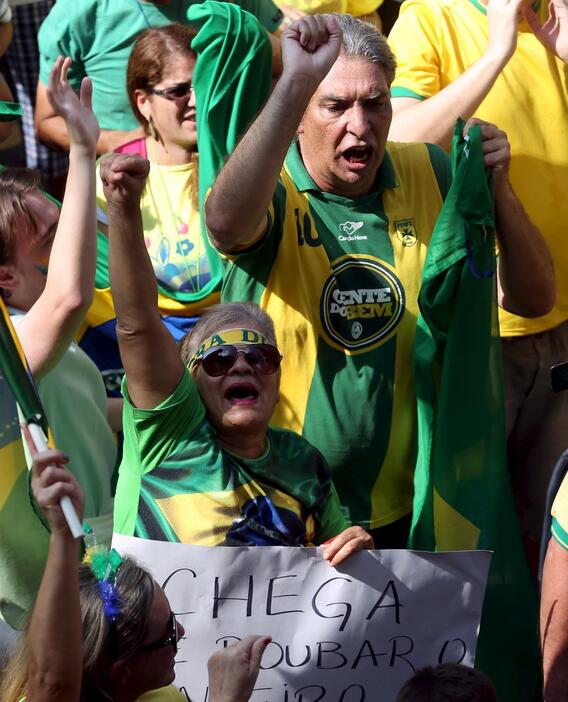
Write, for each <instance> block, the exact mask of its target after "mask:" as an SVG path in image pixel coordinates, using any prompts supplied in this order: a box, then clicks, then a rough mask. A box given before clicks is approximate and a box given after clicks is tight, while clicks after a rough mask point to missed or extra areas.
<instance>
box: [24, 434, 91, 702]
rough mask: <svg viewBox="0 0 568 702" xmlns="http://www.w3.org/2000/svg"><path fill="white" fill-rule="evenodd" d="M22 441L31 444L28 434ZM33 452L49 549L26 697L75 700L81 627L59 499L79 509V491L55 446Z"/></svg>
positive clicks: (72, 548) (72, 542) (73, 554)
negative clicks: (50, 448) (53, 449)
mask: <svg viewBox="0 0 568 702" xmlns="http://www.w3.org/2000/svg"><path fill="white" fill-rule="evenodd" d="M27 440H28V445H30V448H32V449H34V448H35V447H33V443H32V444H30V442H31V437H29V434H28V435H27ZM32 454H34V463H33V468H32V489H33V493H34V497H35V499H36V501H37V503H38V504H39V506H40V507H41V508H42V509H43V511H44V512H45V515H46V518H47V520H48V522H49V527H50V530H51V537H50V540H49V552H48V556H47V563H46V566H45V571H44V574H43V578H42V581H41V585H40V588H39V592H38V596H37V599H36V603H35V606H34V609H33V613H32V617H31V621H30V626H29V630H28V647H29V666H28V685H27V688H28V689H27V699H28V700H30V702H32V701H33V702H79V700H80V697H81V677H82V671H83V631H82V624H81V605H80V600H79V576H78V572H79V571H78V565H79V545H80V540H76V539H73V536H72V535H71V532H70V531H69V527H68V526H67V522H66V520H65V517H64V516H63V513H62V512H61V508H60V507H59V500H60V498H61V497H62V496H63V495H67V496H69V497H70V498H71V500H72V502H73V506H74V507H75V511H76V512H77V514H78V515H80V516H81V515H82V514H83V505H84V499H83V493H82V490H81V488H80V487H79V484H78V483H77V480H76V479H75V478H74V476H73V475H72V474H71V473H70V472H69V471H68V470H66V469H65V467H64V466H65V463H66V462H67V461H68V459H67V457H66V456H65V455H64V454H63V453H61V451H46V452H45V453H42V454H37V453H36V452H35V450H32Z"/></svg>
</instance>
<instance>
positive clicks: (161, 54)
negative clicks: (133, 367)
mask: <svg viewBox="0 0 568 702" xmlns="http://www.w3.org/2000/svg"><path fill="white" fill-rule="evenodd" d="M195 33H196V32H195V30H193V29H191V28H190V27H188V26H183V25H181V24H171V25H168V26H165V27H159V28H151V29H148V30H146V31H145V32H143V33H142V34H141V35H140V36H139V37H138V39H137V41H136V43H135V44H134V47H133V49H132V53H131V54H130V58H129V61H128V68H127V85H126V90H127V92H128V96H129V99H130V104H131V107H132V109H133V112H134V115H135V116H136V118H137V119H138V121H139V122H140V124H141V126H142V128H143V130H144V136H143V137H141V138H138V139H135V140H133V141H131V142H128V143H127V144H124V145H123V146H120V147H119V148H117V149H116V152H118V153H137V154H140V155H141V156H142V157H143V158H146V159H148V160H149V161H150V173H149V175H148V179H147V181H146V186H145V188H144V190H143V192H142V196H141V203H140V208H141V211H142V222H143V230H144V242H145V244H146V248H147V250H148V255H149V257H150V260H151V262H152V268H153V270H154V274H155V275H156V278H157V280H158V293H159V295H158V308H159V311H160V314H161V315H162V317H163V319H164V321H165V323H166V325H167V326H168V329H169V330H170V332H171V334H172V335H173V336H174V338H175V339H176V340H179V339H181V338H182V337H183V335H184V334H185V333H186V332H187V331H189V329H191V327H192V326H193V324H194V323H195V321H196V319H197V318H198V317H199V315H200V314H201V312H202V311H203V309H205V308H206V307H208V306H210V305H212V304H215V303H216V302H219V291H220V280H221V277H220V262H219V257H218V254H217V252H216V251H215V250H214V249H213V248H212V247H211V246H210V245H209V243H208V242H207V241H206V240H205V239H204V237H203V236H202V233H201V223H200V217H199V208H198V178H197V169H198V157H197V131H196V105H195V93H194V91H193V87H192V77H193V71H194V68H195V60H196V54H195V52H194V51H193V50H192V49H191V42H192V40H193V38H194V37H195ZM97 185H98V187H97V205H98V207H99V210H102V212H103V213H105V215H106V214H107V210H108V204H107V202H106V199H105V196H104V192H103V189H102V184H101V182H100V179H99V178H97ZM103 229H104V227H103ZM106 252H107V242H106V239H105V238H104V236H102V235H100V236H99V253H98V269H97V284H96V287H97V290H96V293H95V306H94V307H93V309H92V310H91V313H90V314H89V315H88V316H87V322H88V323H89V325H90V326H89V327H88V328H87V329H84V330H83V331H82V338H81V342H80V343H81V346H82V347H83V349H84V350H85V351H86V352H87V353H88V354H89V355H91V356H92V358H93V359H94V360H95V362H96V363H97V365H98V366H99V368H100V369H101V370H102V371H103V372H104V371H108V370H110V369H117V368H120V367H121V366H120V358H119V354H118V347H117V344H116V337H115V321H114V320H115V311H114V307H113V302H112V296H111V291H110V287H109V284H108V276H105V275H103V274H102V271H105V270H106V267H107V263H108V262H107V255H106Z"/></svg>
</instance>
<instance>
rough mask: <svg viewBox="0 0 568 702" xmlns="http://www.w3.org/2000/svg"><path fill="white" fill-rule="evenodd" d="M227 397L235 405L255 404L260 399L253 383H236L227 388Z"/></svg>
mask: <svg viewBox="0 0 568 702" xmlns="http://www.w3.org/2000/svg"><path fill="white" fill-rule="evenodd" d="M225 399H227V400H229V402H230V403H231V404H233V405H253V404H254V403H255V402H256V401H257V400H258V390H257V389H256V388H255V387H254V385H252V383H235V384H234V385H231V387H230V388H228V389H227V390H226V392H225Z"/></svg>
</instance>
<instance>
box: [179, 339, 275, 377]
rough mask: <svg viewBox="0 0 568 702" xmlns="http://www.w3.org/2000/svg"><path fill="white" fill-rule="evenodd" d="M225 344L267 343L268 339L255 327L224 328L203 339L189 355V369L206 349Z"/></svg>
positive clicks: (197, 361) (191, 368) (191, 369)
mask: <svg viewBox="0 0 568 702" xmlns="http://www.w3.org/2000/svg"><path fill="white" fill-rule="evenodd" d="M226 344H268V339H267V338H266V337H265V336H263V335H262V334H261V333H260V332H259V331H256V330H255V329H225V330H223V331H222V332H218V333H217V334H213V336H210V337H209V338H208V339H205V341H204V342H203V343H202V344H201V346H200V347H199V348H198V349H197V351H196V352H195V353H194V354H193V356H192V357H191V360H190V362H189V364H188V368H189V370H190V371H193V370H194V368H195V366H196V365H197V364H198V363H199V361H200V360H201V359H202V358H203V355H204V354H205V352H206V351H209V349H212V348H215V347H216V346H223V345H226Z"/></svg>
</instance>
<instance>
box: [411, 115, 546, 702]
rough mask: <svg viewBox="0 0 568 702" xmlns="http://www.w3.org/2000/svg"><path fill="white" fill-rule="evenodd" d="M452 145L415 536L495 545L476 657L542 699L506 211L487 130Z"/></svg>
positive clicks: (434, 545) (420, 370) (428, 304)
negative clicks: (515, 490)
mask: <svg viewBox="0 0 568 702" xmlns="http://www.w3.org/2000/svg"><path fill="white" fill-rule="evenodd" d="M463 126H464V124H463V122H462V121H461V120H460V121H458V123H457V125H456V129H455V134H454V140H453V145H452V170H453V184H452V187H451V189H450V191H449V193H448V196H447V198H446V200H445V202H444V205H443V208H442V210H441V213H440V216H439V219H438V221H437V224H436V227H435V230H434V232H433V235H432V240H431V242H430V245H429V248H428V254H427V256H426V262H425V266H424V271H423V277H422V287H421V290H420V295H419V306H420V315H419V317H418V324H417V332H416V340H415V346H414V373H415V383H416V395H417V403H418V424H419V429H418V436H419V441H418V459H417V466H416V472H415V498H414V506H413V522H412V530H411V537H410V545H411V547H412V548H416V549H425V550H437V551H445V550H464V549H489V550H492V551H493V552H494V555H493V559H492V564H491V570H490V576H489V581H488V585H487V592H486V597H485V604H484V608H483V615H482V620H481V629H480V636H479V642H478V648H477V658H476V666H477V667H479V668H481V669H482V670H484V671H485V672H486V673H487V674H488V675H489V676H490V677H491V679H492V680H493V681H494V683H495V685H496V687H497V690H498V693H499V700H500V702H508V701H510V702H513V700H514V701H515V702H518V701H519V700H523V701H525V702H528V701H530V700H538V699H539V697H540V698H541V695H540V689H541V684H540V659H539V649H538V636H537V632H538V619H537V598H536V593H535V590H534V587H533V585H532V582H531V578H530V574H529V571H528V567H527V565H526V560H525V556H524V551H523V547H522V543H521V538H520V530H519V526H518V523H517V517H516V512H515V506H514V503H513V498H512V493H511V486H510V479H509V473H508V468H507V454H506V441H505V417H504V402H503V381H502V366H501V343H500V338H499V329H498V322H497V305H496V269H495V230H494V227H495V223H494V215H493V196H492V190H491V180H490V174H489V173H488V172H487V171H486V170H485V168H484V165H483V152H482V147H481V131H480V128H479V127H478V126H474V127H472V129H470V131H469V133H468V136H467V137H466V138H465V139H464V138H463V136H462V133H463Z"/></svg>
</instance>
